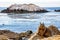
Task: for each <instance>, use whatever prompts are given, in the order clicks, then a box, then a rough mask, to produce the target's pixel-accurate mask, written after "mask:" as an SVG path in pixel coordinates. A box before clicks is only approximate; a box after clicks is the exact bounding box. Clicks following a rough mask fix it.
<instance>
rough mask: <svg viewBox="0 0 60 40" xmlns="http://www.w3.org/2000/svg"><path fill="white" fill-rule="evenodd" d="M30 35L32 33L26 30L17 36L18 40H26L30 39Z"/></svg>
mask: <svg viewBox="0 0 60 40" xmlns="http://www.w3.org/2000/svg"><path fill="white" fill-rule="evenodd" d="M31 35H32V31H31V30H28V31H27V32H24V33H20V34H19V40H28V38H30V37H31Z"/></svg>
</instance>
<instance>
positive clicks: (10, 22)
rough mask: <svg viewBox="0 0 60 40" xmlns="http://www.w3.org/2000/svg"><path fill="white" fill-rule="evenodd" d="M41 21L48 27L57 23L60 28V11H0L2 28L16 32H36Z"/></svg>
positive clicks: (0, 26)
mask: <svg viewBox="0 0 60 40" xmlns="http://www.w3.org/2000/svg"><path fill="white" fill-rule="evenodd" d="M40 22H42V23H45V25H46V27H48V26H49V25H55V26H57V27H58V28H59V29H60V12H47V13H29V14H28V13H25V14H7V13H0V29H1V30H11V31H14V32H24V31H27V30H32V31H33V32H36V30H37V29H38V26H39V24H40Z"/></svg>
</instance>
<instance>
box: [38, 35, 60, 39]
mask: <svg viewBox="0 0 60 40" xmlns="http://www.w3.org/2000/svg"><path fill="white" fill-rule="evenodd" d="M39 40H40V39H39ZM41 40H60V35H54V36H52V37H48V38H44V39H41Z"/></svg>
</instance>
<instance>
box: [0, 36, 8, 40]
mask: <svg viewBox="0 0 60 40" xmlns="http://www.w3.org/2000/svg"><path fill="white" fill-rule="evenodd" d="M0 40H8V37H7V36H5V35H0Z"/></svg>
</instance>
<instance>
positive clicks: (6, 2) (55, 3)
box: [0, 0, 60, 7]
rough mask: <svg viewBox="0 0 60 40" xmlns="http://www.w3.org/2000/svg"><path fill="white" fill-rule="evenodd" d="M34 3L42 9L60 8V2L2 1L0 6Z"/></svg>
mask: <svg viewBox="0 0 60 40" xmlns="http://www.w3.org/2000/svg"><path fill="white" fill-rule="evenodd" d="M15 3H17V4H25V3H26V4H29V3H33V4H36V5H39V6H41V7H46V6H47V7H48V6H49V7H50V6H60V0H0V6H10V5H11V4H15Z"/></svg>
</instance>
